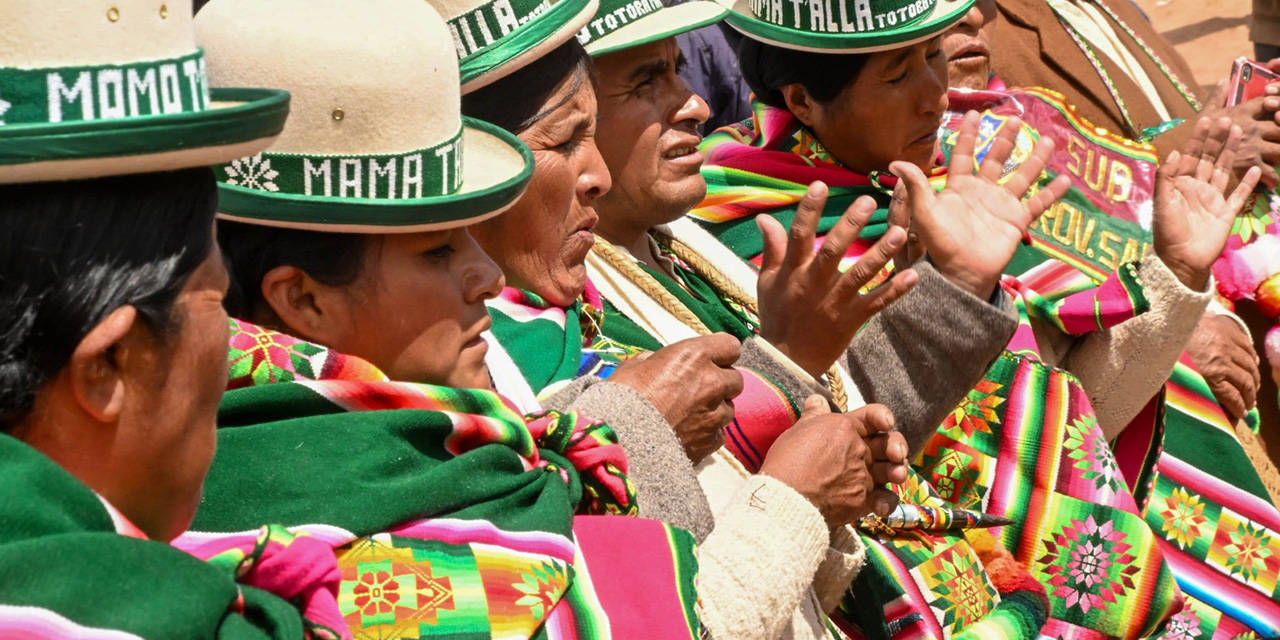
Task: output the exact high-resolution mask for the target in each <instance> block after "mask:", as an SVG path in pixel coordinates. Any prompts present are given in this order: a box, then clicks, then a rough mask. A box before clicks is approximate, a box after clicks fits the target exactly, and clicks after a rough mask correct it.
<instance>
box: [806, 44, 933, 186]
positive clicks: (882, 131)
mask: <svg viewBox="0 0 1280 640" xmlns="http://www.w3.org/2000/svg"><path fill="white" fill-rule="evenodd" d="M811 104H812V106H813V108H812V111H811V112H810V113H809V114H808V115H807V116H805V118H803V119H804V120H805V123H806V124H807V125H808V126H809V128H810V129H811V130H813V132H814V133H815V134H816V135H817V136H818V140H820V141H821V142H822V145H823V146H824V147H826V149H827V151H828V152H830V153H831V155H832V156H834V157H835V158H836V159H837V160H839V161H840V162H841V163H842V164H844V165H845V166H846V167H849V168H850V169H852V170H854V171H856V172H858V173H862V174H868V173H871V172H872V171H887V170H888V169H889V163H891V162H894V161H897V160H903V161H907V162H911V163H912V164H915V165H917V166H919V167H920V168H922V169H924V170H928V169H929V168H931V167H932V166H933V163H934V161H935V160H936V159H937V154H938V127H939V126H940V125H941V123H942V116H943V114H944V113H945V112H946V110H947V57H946V55H945V54H944V53H943V50H942V37H941V36H939V37H937V38H933V39H931V40H926V41H925V42H921V43H919V44H915V45H911V46H909V47H904V48H902V49H893V50H889V51H882V52H879V53H873V54H871V55H870V56H869V57H868V59H867V62H866V64H865V65H864V66H863V68H862V71H861V72H860V73H859V74H858V76H857V78H855V79H854V81H853V82H852V83H850V84H849V85H847V86H846V87H845V88H844V90H843V91H841V92H840V94H839V95H838V96H836V98H835V99H834V100H832V101H831V102H829V103H826V104H822V103H817V102H811Z"/></svg>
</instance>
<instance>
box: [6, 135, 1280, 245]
mask: <svg viewBox="0 0 1280 640" xmlns="http://www.w3.org/2000/svg"><path fill="white" fill-rule="evenodd" d="M0 115H3V112H0ZM1276 199H1277V198H1276V196H1275V195H1274V194H1270V195H1268V194H1254V195H1253V197H1252V199H1251V200H1250V205H1249V206H1247V207H1245V208H1244V211H1241V212H1240V215H1238V216H1236V219H1235V222H1233V223H1232V225H1231V235H1234V236H1236V237H1238V238H1239V239H1240V242H1241V244H1248V243H1249V241H1251V240H1253V239H1254V238H1257V237H1259V236H1263V235H1267V230H1268V228H1270V227H1271V226H1272V225H1274V224H1276V222H1277V217H1276V213H1275V211H1276V207H1277V205H1280V203H1278V202H1276Z"/></svg>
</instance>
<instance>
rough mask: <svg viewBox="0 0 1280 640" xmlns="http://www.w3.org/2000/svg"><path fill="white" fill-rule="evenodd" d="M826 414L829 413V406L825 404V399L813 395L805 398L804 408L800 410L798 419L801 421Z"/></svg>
mask: <svg viewBox="0 0 1280 640" xmlns="http://www.w3.org/2000/svg"><path fill="white" fill-rule="evenodd" d="M828 413H831V404H830V403H828V402H827V399H826V398H824V397H822V396H820V395H818V394H816V393H815V394H812V395H810V396H809V397H808V398H805V400H804V407H803V408H802V409H801V410H800V417H801V418H802V419H803V418H810V417H814V416H821V415H826V414H828Z"/></svg>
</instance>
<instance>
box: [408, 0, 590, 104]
mask: <svg viewBox="0 0 1280 640" xmlns="http://www.w3.org/2000/svg"><path fill="white" fill-rule="evenodd" d="M427 2H429V3H430V4H431V6H433V7H435V9H436V11H439V12H440V15H442V16H444V19H445V21H447V22H448V23H449V32H450V34H451V35H452V36H453V40H452V42H453V45H454V47H455V48H456V49H457V51H458V63H459V66H460V71H461V75H462V93H464V94H467V93H471V92H472V91H475V90H476V89H480V88H482V87H486V86H488V85H490V84H492V83H494V82H497V81H498V80H501V79H503V78H505V77H507V76H508V75H511V74H512V73H514V72H516V71H518V70H519V69H521V68H523V67H525V66H527V65H529V64H530V63H532V62H533V61H534V60H537V59H539V58H541V57H542V56H544V55H546V54H548V53H550V52H551V51H553V50H554V49H555V48H556V47H559V46H560V45H562V44H564V43H566V42H568V41H569V39H570V38H572V37H573V36H574V34H576V33H578V30H579V29H581V28H582V27H583V25H585V24H586V23H587V20H590V19H591V16H594V15H595V14H596V7H598V6H599V0H427Z"/></svg>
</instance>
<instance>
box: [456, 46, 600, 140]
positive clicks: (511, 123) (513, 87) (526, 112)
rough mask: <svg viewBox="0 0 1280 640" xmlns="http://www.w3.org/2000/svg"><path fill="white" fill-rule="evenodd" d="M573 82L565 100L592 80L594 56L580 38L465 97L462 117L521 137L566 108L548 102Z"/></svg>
mask: <svg viewBox="0 0 1280 640" xmlns="http://www.w3.org/2000/svg"><path fill="white" fill-rule="evenodd" d="M571 78H572V79H573V81H574V86H573V87H572V88H571V89H570V90H569V93H568V94H567V96H566V98H565V99H566V100H568V98H569V97H572V96H573V95H574V94H575V93H577V92H578V88H579V87H581V86H582V83H583V82H585V81H589V80H592V79H593V76H592V66H591V56H590V55H589V54H587V50H586V49H583V48H582V45H581V44H578V40H577V38H570V39H569V41H568V42H566V43H564V44H562V45H560V46H559V47H556V48H555V49H553V50H552V51H551V52H550V53H548V54H546V55H544V56H542V57H541V58H538V59H537V60H534V61H533V62H532V63H530V64H529V65H528V66H526V67H524V68H522V69H520V70H518V71H515V72H514V73H512V74H511V75H509V76H507V77H505V78H502V79H501V80H498V81H497V82H494V83H493V84H491V85H489V86H487V87H484V88H481V89H478V90H476V91H473V92H471V93H468V94H466V95H464V96H462V114H463V115H465V116H468V117H471V118H476V119H478V120H483V121H485V122H488V123H490V124H495V125H497V126H499V127H502V128H503V129H506V130H507V131H510V132H511V133H516V134H518V133H520V132H522V131H524V130H525V129H528V128H529V127H530V126H532V125H533V124H534V123H535V122H537V121H539V120H541V119H543V118H545V117H546V116H547V114H549V113H551V112H552V111H555V110H556V109H558V108H559V107H560V105H561V104H563V102H561V103H557V104H553V105H550V106H547V100H548V99H550V98H551V95H552V94H553V93H555V91H556V89H558V88H559V87H560V85H562V84H564V82H565V81H566V80H569V79H571Z"/></svg>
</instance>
